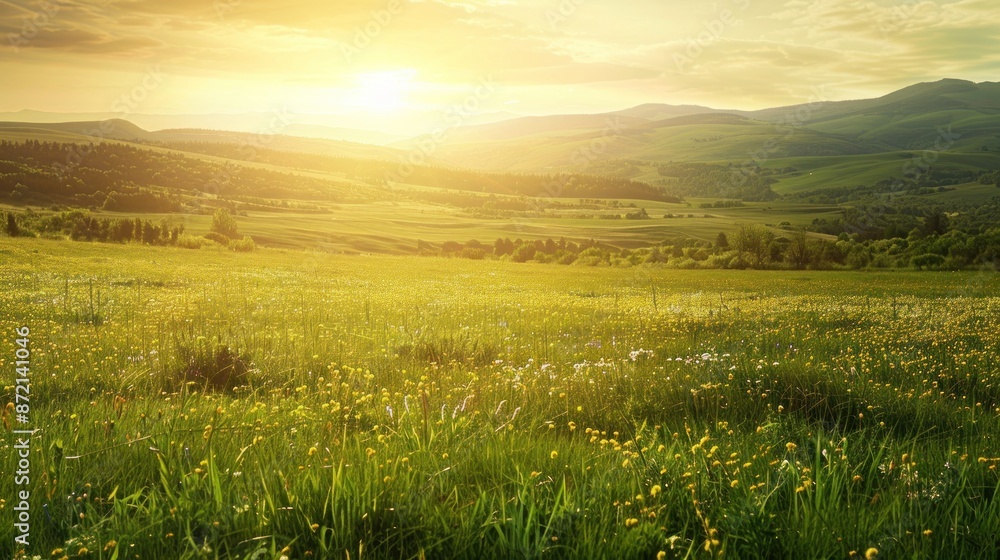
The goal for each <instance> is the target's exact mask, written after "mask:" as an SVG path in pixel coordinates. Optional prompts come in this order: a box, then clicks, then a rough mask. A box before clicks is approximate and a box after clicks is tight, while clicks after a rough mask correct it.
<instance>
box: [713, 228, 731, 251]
mask: <svg viewBox="0 0 1000 560" xmlns="http://www.w3.org/2000/svg"><path fill="white" fill-rule="evenodd" d="M715 246H716V247H717V248H719V249H728V248H729V238H728V237H726V233H725V232H724V231H720V232H719V235H717V236H716V237H715Z"/></svg>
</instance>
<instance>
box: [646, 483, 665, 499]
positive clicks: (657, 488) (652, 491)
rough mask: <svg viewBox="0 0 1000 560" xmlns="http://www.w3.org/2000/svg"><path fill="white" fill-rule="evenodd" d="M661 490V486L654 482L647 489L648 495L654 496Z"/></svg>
mask: <svg viewBox="0 0 1000 560" xmlns="http://www.w3.org/2000/svg"><path fill="white" fill-rule="evenodd" d="M662 491H663V488H661V487H660V485H659V484H654V485H653V487H652V488H650V489H649V495H650V497H653V498H655V497H656V495H657V494H659V493H660V492H662Z"/></svg>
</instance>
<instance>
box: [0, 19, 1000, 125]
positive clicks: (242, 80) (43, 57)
mask: <svg viewBox="0 0 1000 560" xmlns="http://www.w3.org/2000/svg"><path fill="white" fill-rule="evenodd" d="M998 22H1000V6H997V5H995V4H991V3H989V2H986V1H985V0H958V1H933V2H931V1H922V2H884V1H873V2H858V1H846V2H845V1H835V0H824V1H820V2H811V3H806V2H800V1H775V0H769V1H758V2H752V1H750V0H728V1H725V2H718V3H713V4H701V3H697V2H692V1H684V2H679V3H675V4H674V5H673V6H665V5H662V4H659V3H655V2H652V1H651V0H635V1H633V2H629V3H628V4H626V5H624V6H623V5H621V4H618V5H616V6H608V5H604V4H598V3H596V2H590V1H588V0H553V1H515V0H466V1H462V2H458V1H452V0H434V1H419V2H418V1H415V0H406V1H404V0H387V1H385V2H368V1H352V2H347V3H344V2H339V3H337V4H336V5H326V4H320V3H306V4H296V5H294V6H288V5H286V4H277V3H251V2H245V1H243V0H215V1H214V2H212V3H208V2H178V3H172V4H169V5H164V4H162V3H157V2H152V1H151V0H136V1H131V2H125V1H123V0H109V1H107V2H103V3H102V4H101V5H87V4H83V3H77V2H70V1H68V0H48V1H43V2H35V1H32V2H28V3H27V5H26V7H22V6H18V5H16V4H13V3H10V2H0V34H2V35H3V37H4V38H5V40H4V41H2V43H0V45H2V46H0V52H2V53H3V57H2V58H0V72H3V74H4V75H5V76H7V77H8V84H12V85H13V86H11V85H8V87H5V88H3V89H2V90H0V112H16V111H19V110H24V109H27V110H34V111H46V112H58V113H88V112H89V113H109V112H110V113H117V114H120V115H122V116H127V115H130V114H146V115H150V114H152V115H170V114H176V115H196V114H223V113H224V114H233V113H235V114H252V113H267V114H273V113H275V112H282V111H283V112H286V113H291V114H296V115H331V116H337V117H339V118H340V120H339V121H338V124H337V126H343V127H347V128H361V129H368V130H379V131H382V132H385V133H389V134H411V133H413V132H414V131H418V130H422V129H426V128H427V127H428V126H431V125H433V124H434V122H435V121H437V122H440V121H442V120H445V119H446V117H442V114H443V113H447V112H448V111H450V112H451V114H452V116H454V115H455V114H456V113H457V114H458V116H459V117H461V118H453V119H451V120H452V121H453V122H461V123H462V124H469V123H470V122H472V121H474V120H475V118H476V116H477V115H489V114H493V113H496V114H508V113H509V114H512V115H515V116H521V115H523V116H531V115H545V114H577V113H602V112H608V111H616V110H622V109H625V108H628V107H634V106H636V105H641V104H644V103H667V104H675V105H683V104H693V105H705V106H710V107H714V108H721V109H738V110H756V109H763V108H768V107H775V106H783V105H793V104H797V103H806V102H811V101H815V100H817V99H822V100H829V101H836V100H846V99H860V98H871V97H878V96H880V95H884V94H887V93H890V92H891V91H894V90H897V89H900V88H902V87H905V86H908V85H912V84H914V83H918V82H927V81H937V80H938V79H941V78H945V77H947V78H955V79H966V80H970V81H975V82H982V81H994V80H996V79H997V73H996V67H997V60H998V56H1000V55H997V54H996V53H995V52H992V51H991V49H989V48H986V46H988V45H990V44H995V40H996V39H997V38H998V37H997V36H998V35H1000V25H997V23H998ZM69 92H71V93H72V95H67V93H69ZM456 108H462V109H461V110H456Z"/></svg>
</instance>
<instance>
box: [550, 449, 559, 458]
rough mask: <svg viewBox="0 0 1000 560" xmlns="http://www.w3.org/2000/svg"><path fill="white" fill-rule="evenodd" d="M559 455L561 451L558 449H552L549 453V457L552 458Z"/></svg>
mask: <svg viewBox="0 0 1000 560" xmlns="http://www.w3.org/2000/svg"><path fill="white" fill-rule="evenodd" d="M558 456H559V452H558V451H556V450H554V449H553V450H552V453H549V458H550V459H555V458H556V457H558Z"/></svg>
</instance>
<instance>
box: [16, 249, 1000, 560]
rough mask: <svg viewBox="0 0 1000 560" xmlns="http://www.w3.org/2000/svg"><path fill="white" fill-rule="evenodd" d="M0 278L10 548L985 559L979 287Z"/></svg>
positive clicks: (141, 262) (599, 274) (640, 280)
mask: <svg viewBox="0 0 1000 560" xmlns="http://www.w3.org/2000/svg"><path fill="white" fill-rule="evenodd" d="M0 263H2V267H0V283H2V285H3V286H4V290H3V293H2V294H0V330H2V333H3V335H2V338H3V341H4V343H3V347H4V350H3V354H2V355H0V364H2V371H4V381H3V383H2V384H0V385H2V386H3V387H4V396H5V401H7V402H14V400H15V365H16V364H15V363H14V360H15V356H16V348H19V345H18V342H17V339H18V338H19V336H18V335H17V334H16V330H15V329H17V328H20V327H25V326H26V327H29V328H30V331H31V332H30V337H29V338H30V342H29V343H28V346H29V348H30V362H31V365H30V367H31V374H30V378H31V394H30V399H31V400H30V420H29V423H28V424H27V426H28V427H30V428H33V429H36V430H38V431H37V432H36V433H35V434H34V435H33V436H32V443H31V445H32V447H31V466H30V471H31V472H30V474H31V476H30V486H29V488H30V492H31V494H30V495H31V498H30V506H31V510H30V514H31V539H30V543H31V544H30V546H29V547H28V548H27V550H26V551H25V553H26V555H27V557H32V556H38V557H40V558H62V557H67V558H94V559H115V560H117V559H125V558H129V559H131V558H142V559H152V558H164V559H167V558H169V559H176V558H247V559H261V558H275V559H278V558H288V559H292V558H352V559H354V558H648V559H652V558H716V557H724V558H850V557H867V558H874V557H878V558H941V557H949V558H995V557H997V555H998V553H1000V540H998V536H997V535H998V534H1000V499H998V497H997V491H998V489H1000V473H998V472H997V465H998V464H1000V443H998V441H997V434H998V433H1000V379H998V371H997V356H998V345H1000V338H998V336H1000V335H998V333H1000V319H998V317H1000V313H998V311H1000V297H997V293H998V288H1000V277H997V276H996V275H995V274H978V273H900V272H896V273H847V272H803V273H791V272H780V273H776V272H775V273H772V272H750V271H670V270H664V269H659V268H646V267H637V268H632V269H598V268H590V267H575V266H570V267H551V266H542V265H537V266H536V265H531V264H520V265H518V264H510V263H504V262H498V261H468V260H445V259H437V258H416V257H391V256H377V257H375V256H354V257H352V256H331V255H328V254H323V253H319V252H315V253H311V252H293V251H283V250H276V249H266V250H259V251H257V252H254V253H251V254H239V253H234V252H231V251H225V250H219V251H215V250H211V249H202V250H200V251H189V250H183V249H173V248H163V247H148V246H132V245H125V246H111V245H103V244H98V243H68V242H55V241H48V240H43V239H31V240H25V239H16V240H12V239H8V238H3V239H0ZM24 427H25V425H22V424H19V423H17V421H16V416H14V415H13V414H12V411H11V410H9V409H7V411H6V412H5V413H4V428H5V430H6V431H7V432H8V436H7V437H6V438H5V439H4V441H3V443H2V447H3V450H2V452H0V454H2V455H3V456H4V457H12V456H13V455H14V449H13V445H14V444H15V438H14V436H13V434H11V433H10V431H11V430H14V429H19V428H24ZM13 469H14V463H13V461H11V460H4V461H3V462H0V498H2V499H3V501H0V512H3V513H2V516H3V518H4V519H10V518H11V517H10V516H11V515H12V513H13V508H14V507H15V505H16V504H15V499H14V496H15V486H14V480H15V477H14V473H13ZM19 488H20V487H19ZM14 534H15V530H14V527H13V526H12V524H11V523H9V522H5V523H3V524H2V525H0V556H3V557H9V556H12V555H13V553H11V554H4V553H9V552H12V551H11V548H10V547H11V546H12V544H13V543H14V540H13V539H14Z"/></svg>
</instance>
